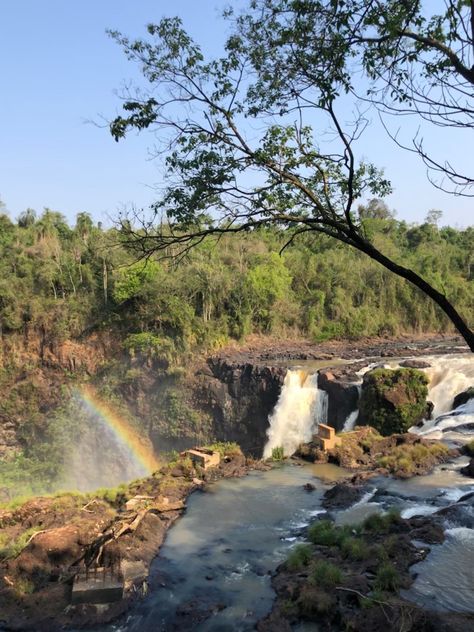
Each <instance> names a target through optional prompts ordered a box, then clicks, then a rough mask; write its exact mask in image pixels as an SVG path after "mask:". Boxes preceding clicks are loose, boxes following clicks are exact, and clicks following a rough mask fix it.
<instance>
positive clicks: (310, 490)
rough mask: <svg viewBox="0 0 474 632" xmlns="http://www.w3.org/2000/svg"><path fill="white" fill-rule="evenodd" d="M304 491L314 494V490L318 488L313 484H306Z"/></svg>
mask: <svg viewBox="0 0 474 632" xmlns="http://www.w3.org/2000/svg"><path fill="white" fill-rule="evenodd" d="M303 489H304V490H305V491H307V492H314V490H315V489H316V487H315V486H314V485H313V483H305V484H304V485H303Z"/></svg>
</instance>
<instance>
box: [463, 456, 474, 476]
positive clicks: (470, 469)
mask: <svg viewBox="0 0 474 632" xmlns="http://www.w3.org/2000/svg"><path fill="white" fill-rule="evenodd" d="M460 472H461V474H464V476H470V477H471V478H474V457H472V459H471V460H470V461H469V463H468V464H467V465H466V467H462V468H461V469H460Z"/></svg>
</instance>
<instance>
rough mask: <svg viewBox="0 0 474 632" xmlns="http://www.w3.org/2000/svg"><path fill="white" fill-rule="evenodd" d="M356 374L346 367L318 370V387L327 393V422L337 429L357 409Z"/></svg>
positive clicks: (340, 427)
mask: <svg viewBox="0 0 474 632" xmlns="http://www.w3.org/2000/svg"><path fill="white" fill-rule="evenodd" d="M358 380H359V378H358V376H357V375H355V374H354V373H353V372H352V371H349V370H348V369H341V368H332V369H327V370H323V371H320V372H319V374H318V388H320V389H321V390H323V391H326V393H327V394H328V418H327V421H328V424H329V425H330V426H332V427H333V428H335V429H336V430H337V431H340V430H342V428H343V426H344V422H345V420H346V419H347V417H348V416H349V415H350V414H351V412H352V411H354V410H356V409H357V406H358V401H359V389H358V387H357V384H356V383H355V382H357V381H358Z"/></svg>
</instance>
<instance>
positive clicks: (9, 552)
mask: <svg viewBox="0 0 474 632" xmlns="http://www.w3.org/2000/svg"><path fill="white" fill-rule="evenodd" d="M38 531H41V529H39V528H38V527H30V528H29V529H27V530H26V531H23V533H21V534H20V535H19V536H18V537H17V538H15V539H14V540H10V539H9V538H6V537H5V536H4V537H3V538H2V539H1V540H0V559H5V560H7V559H13V558H15V557H18V556H19V555H20V553H21V552H22V551H23V549H24V548H25V546H26V545H27V544H28V542H29V541H30V538H31V536H33V535H34V534H35V533H38Z"/></svg>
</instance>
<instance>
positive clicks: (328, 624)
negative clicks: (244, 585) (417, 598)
mask: <svg viewBox="0 0 474 632" xmlns="http://www.w3.org/2000/svg"><path fill="white" fill-rule="evenodd" d="M444 540H445V535H444V531H443V528H442V526H441V525H440V520H439V518H438V517H413V518H411V519H408V520H405V519H403V518H401V517H400V515H399V513H398V512H396V511H392V512H389V513H386V514H384V515H382V516H381V515H372V516H369V517H368V518H367V519H366V520H365V521H364V522H363V524H362V525H360V526H355V527H349V526H339V527H338V526H335V525H334V524H333V523H331V522H330V521H328V520H321V521H317V522H315V523H313V524H312V525H311V526H310V527H309V529H308V542H307V543H306V544H300V545H298V546H297V547H296V548H294V549H293V551H292V552H291V553H290V556H289V557H288V560H287V561H286V562H285V563H284V564H282V565H280V566H279V568H278V569H277V572H276V574H275V575H274V577H273V580H272V586H273V588H274V590H275V593H276V595H277V597H276V600H275V603H274V605H273V608H272V611H271V613H270V614H269V615H268V616H267V617H265V618H264V619H263V620H261V621H260V622H259V624H258V628H257V629H258V630H259V632H289V631H290V630H292V629H293V626H295V625H297V624H299V623H301V622H304V621H307V622H314V623H316V624H317V625H321V626H322V629H331V630H333V629H340V630H352V631H353V632H380V630H387V631H391V632H392V631H393V632H399V631H400V630H404V631H405V632H428V631H429V632H438V631H439V632H441V631H443V632H448V631H449V632H468V631H470V630H472V629H473V626H474V614H473V613H472V612H471V613H456V612H437V611H432V610H429V609H425V608H422V607H419V606H417V605H416V604H415V603H413V602H410V601H408V600H407V599H404V598H403V597H401V595H400V591H401V590H403V589H404V590H407V589H409V588H410V586H411V585H412V584H413V582H414V579H415V578H414V574H413V572H412V570H411V567H412V566H413V565H414V564H416V563H419V562H420V561H422V560H424V559H425V558H426V557H427V555H428V553H429V551H430V546H432V545H439V544H441V543H443V542H444ZM452 572H456V570H455V569H452Z"/></svg>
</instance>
